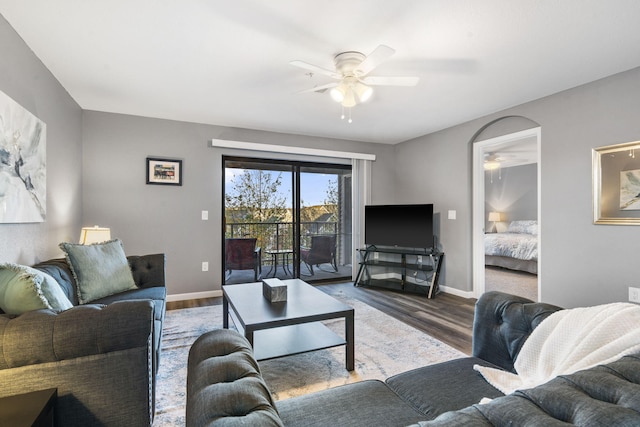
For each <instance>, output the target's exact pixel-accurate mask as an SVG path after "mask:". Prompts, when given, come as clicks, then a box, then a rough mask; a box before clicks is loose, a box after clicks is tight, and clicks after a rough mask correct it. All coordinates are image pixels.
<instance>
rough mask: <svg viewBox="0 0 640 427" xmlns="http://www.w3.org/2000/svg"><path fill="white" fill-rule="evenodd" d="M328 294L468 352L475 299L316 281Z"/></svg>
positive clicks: (172, 305)
mask: <svg viewBox="0 0 640 427" xmlns="http://www.w3.org/2000/svg"><path fill="white" fill-rule="evenodd" d="M316 287H318V289H321V290H323V291H324V292H326V293H328V294H329V295H339V294H342V295H346V296H349V297H352V298H356V299H358V300H360V301H362V302H364V303H366V304H369V305H370V306H372V307H374V308H376V309H378V310H380V311H382V312H383V313H386V314H388V315H389V316H392V317H394V318H396V319H398V320H400V321H402V322H404V323H406V324H408V325H410V326H413V327H414V328H416V329H418V330H421V331H423V332H425V333H427V334H429V335H431V336H432V337H434V338H436V339H439V340H440V341H442V342H445V343H447V344H449V345H450V346H452V347H454V348H456V349H458V350H460V351H462V352H464V353H467V354H471V328H472V325H473V310H474V304H475V299H466V298H461V297H457V296H454V295H451V294H445V293H440V294H438V295H437V296H436V297H435V298H433V299H427V298H426V297H424V296H421V295H415V294H409V293H400V292H394V291H388V290H384V289H373V288H364V287H355V286H353V283H352V282H348V283H331V284H318V285H316ZM217 304H222V298H205V299H198V300H189V301H174V302H168V303H167V309H168V310H172V309H179V308H188V307H199V306H206V305H217Z"/></svg>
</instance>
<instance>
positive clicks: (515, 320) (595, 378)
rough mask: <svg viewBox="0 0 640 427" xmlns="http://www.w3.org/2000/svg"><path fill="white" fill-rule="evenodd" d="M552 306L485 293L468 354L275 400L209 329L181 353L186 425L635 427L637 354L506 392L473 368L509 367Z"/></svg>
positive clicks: (239, 349)
mask: <svg viewBox="0 0 640 427" xmlns="http://www.w3.org/2000/svg"><path fill="white" fill-rule="evenodd" d="M557 310H560V308H559V307H555V306H552V305H548V304H542V303H534V302H532V301H529V300H527V299H524V298H520V297H516V296H513V295H508V294H504V293H499V292H489V293H486V294H485V295H483V296H482V297H481V298H480V299H479V300H478V302H477V304H476V312H475V320H474V325H473V351H472V353H473V355H472V356H471V357H466V358H461V359H457V360H452V361H448V362H445V363H440V364H436V365H431V366H425V367H422V368H419V369H415V370H411V371H408V372H405V373H401V374H399V375H396V376H393V377H391V378H388V379H387V380H386V381H385V382H382V381H377V380H368V381H362V382H358V383H354V384H349V385H345V386H340V387H335V388H331V389H328V390H324V391H320V392H316V393H312V394H308V395H304V396H300V397H295V398H291V399H286V400H282V401H278V402H274V401H273V399H272V397H271V394H270V392H269V388H268V386H267V384H265V382H264V380H263V379H262V377H261V375H260V369H259V366H258V364H257V362H256V361H255V359H254V358H253V354H252V350H251V347H250V346H249V344H248V342H247V341H246V340H245V339H244V338H243V337H242V336H241V335H239V334H238V333H236V332H234V331H230V330H216V331H212V332H209V333H207V334H205V335H203V336H201V337H200V338H199V339H198V340H197V341H196V342H195V343H194V345H193V347H192V348H191V352H190V354H189V365H188V377H187V409H186V421H187V426H188V427H200V426H218V425H220V426H240V425H252V426H253V425H259V426H338V425H339V426H363V427H364V426H372V425H376V426H408V425H412V426H418V425H419V426H560V425H582V426H613V425H615V426H639V425H640V355H631V356H626V357H623V358H621V359H619V360H618V361H616V362H614V363H611V364H608V365H606V366H598V367H595V368H591V369H587V370H584V371H579V372H576V373H574V374H572V375H566V376H559V377H556V378H555V379H553V380H551V381H550V382H548V383H546V384H543V385H540V386H537V387H535V388H531V389H529V390H524V391H516V392H514V393H512V394H509V395H507V396H504V395H503V394H502V393H501V392H500V391H498V390H497V389H495V388H494V387H492V386H491V385H489V384H488V383H487V382H486V381H485V380H484V378H483V377H482V376H481V375H480V374H479V373H478V372H476V371H475V370H473V365H474V364H480V365H483V366H489V367H494V368H500V369H504V370H507V371H512V372H513V370H514V361H515V359H516V356H517V355H518V353H519V352H520V349H521V348H522V345H523V344H524V342H525V340H526V339H527V337H528V336H529V335H530V334H531V332H532V331H533V329H534V328H536V327H537V326H538V325H539V324H540V322H541V321H542V320H543V319H545V318H546V317H547V316H549V315H550V314H551V313H553V312H555V311H557ZM485 397H487V398H491V399H493V400H492V401H491V402H490V403H487V404H482V405H481V404H479V402H480V400H481V399H482V398H485Z"/></svg>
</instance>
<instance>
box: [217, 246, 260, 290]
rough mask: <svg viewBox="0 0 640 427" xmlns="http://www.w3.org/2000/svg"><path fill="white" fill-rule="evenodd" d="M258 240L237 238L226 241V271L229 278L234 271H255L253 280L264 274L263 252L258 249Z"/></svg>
mask: <svg viewBox="0 0 640 427" xmlns="http://www.w3.org/2000/svg"><path fill="white" fill-rule="evenodd" d="M256 243H257V239H256V238H255V237H251V238H235V239H226V240H225V249H224V254H225V266H224V268H225V271H226V272H227V276H226V277H227V278H229V276H231V273H232V272H233V270H253V280H255V281H258V277H259V275H261V274H262V250H261V249H260V247H256Z"/></svg>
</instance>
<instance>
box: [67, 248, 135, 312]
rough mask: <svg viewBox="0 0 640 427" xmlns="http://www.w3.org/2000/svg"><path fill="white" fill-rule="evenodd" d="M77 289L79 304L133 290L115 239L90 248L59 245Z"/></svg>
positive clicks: (132, 282)
mask: <svg viewBox="0 0 640 427" xmlns="http://www.w3.org/2000/svg"><path fill="white" fill-rule="evenodd" d="M60 248H61V249H62V250H63V252H64V253H65V257H66V258H67V262H68V263H69V267H70V268H71V272H72V273H73V276H74V278H75V279H76V283H77V285H78V300H79V302H80V304H86V303H88V302H91V301H94V300H97V299H100V298H103V297H106V296H109V295H114V294H117V293H120V292H124V291H127V290H129V289H136V288H137V286H136V284H135V282H134V280H133V274H132V273H131V268H130V267H129V262H128V261H127V256H126V255H125V253H124V247H123V246H122V242H121V241H120V240H119V239H115V240H110V241H108V242H104V243H94V244H92V245H81V244H77V243H60Z"/></svg>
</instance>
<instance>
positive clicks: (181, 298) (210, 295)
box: [167, 290, 222, 302]
mask: <svg viewBox="0 0 640 427" xmlns="http://www.w3.org/2000/svg"><path fill="white" fill-rule="evenodd" d="M221 296H222V291H221V290H219V291H206V292H191V293H188V294H173V295H167V302H169V301H186V300H190V299H200V298H215V297H221Z"/></svg>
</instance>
